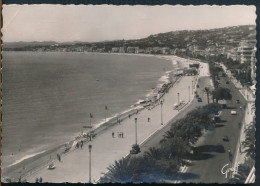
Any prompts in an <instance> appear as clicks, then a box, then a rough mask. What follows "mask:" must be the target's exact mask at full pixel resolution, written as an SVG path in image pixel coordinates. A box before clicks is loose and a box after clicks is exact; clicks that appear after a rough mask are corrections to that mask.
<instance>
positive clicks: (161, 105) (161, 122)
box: [161, 100, 163, 125]
mask: <svg viewBox="0 0 260 186" xmlns="http://www.w3.org/2000/svg"><path fill="white" fill-rule="evenodd" d="M162 106H163V102H162V100H161V125H163V113H162Z"/></svg>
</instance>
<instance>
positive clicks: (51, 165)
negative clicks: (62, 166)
mask: <svg viewBox="0 0 260 186" xmlns="http://www.w3.org/2000/svg"><path fill="white" fill-rule="evenodd" d="M55 168H56V166H55V165H54V163H51V164H50V165H49V166H48V167H47V169H49V170H53V169H55Z"/></svg>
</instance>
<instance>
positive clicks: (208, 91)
mask: <svg viewBox="0 0 260 186" xmlns="http://www.w3.org/2000/svg"><path fill="white" fill-rule="evenodd" d="M203 92H205V93H206V94H207V99H208V103H209V95H210V94H212V92H211V90H210V89H209V87H205V89H204V91H203Z"/></svg>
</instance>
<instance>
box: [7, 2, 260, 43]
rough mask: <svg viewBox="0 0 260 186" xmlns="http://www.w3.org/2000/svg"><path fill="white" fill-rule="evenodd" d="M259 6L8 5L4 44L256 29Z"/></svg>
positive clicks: (134, 37)
mask: <svg viewBox="0 0 260 186" xmlns="http://www.w3.org/2000/svg"><path fill="white" fill-rule="evenodd" d="M255 11H256V8H255V6H244V5H235V6H207V5H205V6H180V5H178V6H172V5H163V6H142V5H139V6H128V5H124V6H114V5H3V28H2V33H3V38H2V39H3V41H4V42H16V41H26V42H29V41H56V42H71V41H87V42H96V41H105V40H120V39H140V38H145V37H147V36H149V35H151V34H157V33H164V32H169V31H176V30H198V29H212V28H222V27H227V26H237V25H248V24H250V25H252V24H254V25H255V19H256V14H255Z"/></svg>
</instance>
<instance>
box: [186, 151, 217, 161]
mask: <svg viewBox="0 0 260 186" xmlns="http://www.w3.org/2000/svg"><path fill="white" fill-rule="evenodd" d="M214 156H215V155H212V154H208V153H202V152H197V153H195V154H193V155H191V156H190V160H191V161H192V160H206V159H210V158H213V157H214Z"/></svg>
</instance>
